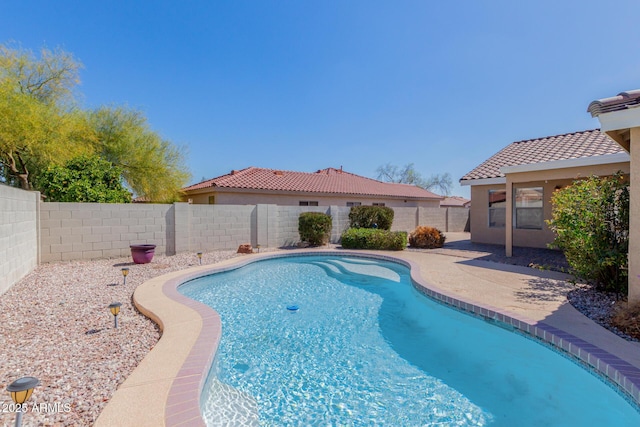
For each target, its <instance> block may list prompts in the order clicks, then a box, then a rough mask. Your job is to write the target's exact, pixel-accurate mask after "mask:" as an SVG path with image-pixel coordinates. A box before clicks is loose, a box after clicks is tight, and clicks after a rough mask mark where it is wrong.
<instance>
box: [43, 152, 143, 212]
mask: <svg viewBox="0 0 640 427" xmlns="http://www.w3.org/2000/svg"><path fill="white" fill-rule="evenodd" d="M121 176H122V169H121V168H119V167H117V166H115V165H113V164H112V163H111V162H108V161H106V160H103V159H101V158H100V157H98V156H79V157H74V158H72V159H70V160H68V161H67V162H66V163H65V164H64V165H63V166H57V165H56V166H51V167H49V168H48V169H46V170H45V171H43V172H42V173H41V174H40V175H39V176H38V177H37V178H36V185H37V188H38V189H39V190H40V191H41V192H42V194H43V195H45V196H46V197H47V201H50V202H94V203H129V202H131V193H129V191H128V190H127V189H126V188H125V187H124V185H123V184H122V178H121Z"/></svg>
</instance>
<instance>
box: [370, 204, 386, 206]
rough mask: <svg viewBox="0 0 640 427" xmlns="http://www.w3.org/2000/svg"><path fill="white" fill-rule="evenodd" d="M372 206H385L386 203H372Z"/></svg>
mask: <svg viewBox="0 0 640 427" xmlns="http://www.w3.org/2000/svg"><path fill="white" fill-rule="evenodd" d="M371 206H384V203H371Z"/></svg>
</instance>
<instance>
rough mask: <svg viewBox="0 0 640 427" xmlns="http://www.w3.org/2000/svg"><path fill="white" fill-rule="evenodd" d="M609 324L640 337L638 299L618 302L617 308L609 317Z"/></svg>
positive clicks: (639, 303)
mask: <svg viewBox="0 0 640 427" xmlns="http://www.w3.org/2000/svg"><path fill="white" fill-rule="evenodd" d="M611 324H612V325H613V326H615V327H616V328H618V329H619V330H621V331H622V332H624V333H625V334H627V335H629V336H630V337H634V338H636V339H640V301H637V302H635V303H630V304H629V303H626V302H620V303H618V309H617V311H616V313H615V314H614V315H613V317H612V318H611Z"/></svg>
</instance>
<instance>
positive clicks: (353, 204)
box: [347, 202, 362, 206]
mask: <svg viewBox="0 0 640 427" xmlns="http://www.w3.org/2000/svg"><path fill="white" fill-rule="evenodd" d="M361 204H362V203H360V202H347V206H360V205H361Z"/></svg>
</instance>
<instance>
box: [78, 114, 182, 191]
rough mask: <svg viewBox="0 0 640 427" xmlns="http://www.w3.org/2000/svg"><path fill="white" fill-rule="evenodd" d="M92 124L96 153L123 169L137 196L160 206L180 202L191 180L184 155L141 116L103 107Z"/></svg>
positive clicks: (92, 116)
mask: <svg viewBox="0 0 640 427" xmlns="http://www.w3.org/2000/svg"><path fill="white" fill-rule="evenodd" d="M90 122H91V126H92V127H93V129H94V131H95V139H94V142H93V146H94V149H95V151H96V152H97V153H98V154H99V155H100V156H101V157H103V158H104V159H106V160H108V161H110V162H111V163H113V164H114V165H116V166H118V167H120V168H121V169H122V176H123V178H124V180H125V181H126V183H127V185H128V186H129V187H130V188H131V189H132V190H133V191H134V192H135V193H136V194H137V195H139V196H144V197H146V198H148V199H149V200H153V201H159V202H173V201H176V200H178V199H179V197H178V196H179V191H180V189H181V188H182V187H184V186H185V185H186V183H187V181H188V180H189V176H190V175H189V173H188V172H187V168H186V166H185V165H184V155H183V151H181V149H179V148H177V147H175V146H174V145H172V144H171V143H170V142H169V141H167V140H164V139H162V138H161V137H160V136H159V135H158V134H157V133H156V132H153V131H152V130H151V129H150V128H149V124H148V123H147V120H146V119H145V117H144V116H143V115H142V114H141V113H140V112H138V111H134V110H128V109H125V108H122V107H114V108H107V107H102V108H99V109H97V110H95V111H93V112H92V113H91V115H90Z"/></svg>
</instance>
